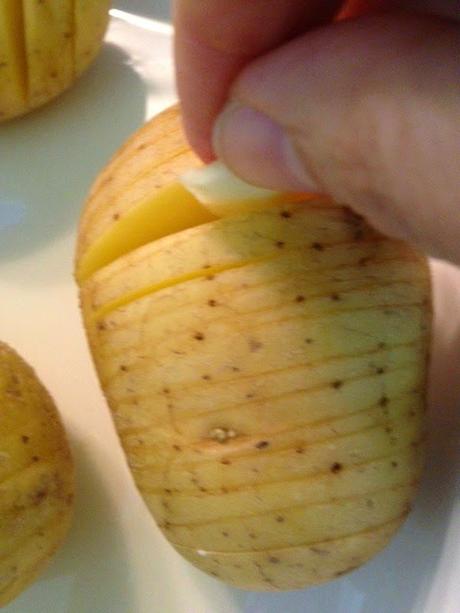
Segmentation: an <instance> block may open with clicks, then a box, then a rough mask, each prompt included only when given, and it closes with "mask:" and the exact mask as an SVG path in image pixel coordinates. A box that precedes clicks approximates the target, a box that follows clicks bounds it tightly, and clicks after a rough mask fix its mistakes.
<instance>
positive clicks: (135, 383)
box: [76, 109, 430, 590]
mask: <svg viewBox="0 0 460 613" xmlns="http://www.w3.org/2000/svg"><path fill="white" fill-rule="evenodd" d="M198 165H199V162H198V161H197V159H196V158H195V157H194V156H193V155H192V154H191V152H190V151H189V150H188V148H187V146H186V144H185V141H184V137H183V135H182V132H181V130H180V122H179V117H178V113H177V110H175V109H172V110H169V111H167V112H165V113H164V114H162V115H160V116H159V117H158V118H156V119H155V120H154V121H153V122H151V123H149V124H147V125H146V126H145V127H144V128H143V129H142V130H140V132H139V133H138V134H136V135H135V136H134V137H133V138H132V139H131V140H130V141H129V142H128V143H127V145H126V146H125V147H124V148H123V149H122V150H121V151H120V152H119V153H118V154H117V155H116V156H115V158H114V159H113V160H112V161H111V163H110V165H109V166H108V167H107V169H106V170H105V171H103V173H102V174H101V176H100V178H99V179H98V180H97V181H96V183H95V185H94V187H93V189H92V191H91V194H90V197H89V199H88V202H87V206H86V209H85V211H84V213H83V217H82V222H81V226H80V235H79V241H78V251H77V263H76V276H77V279H78V281H79V284H80V292H81V305H82V312H83V318H84V323H85V327H86V330H87V334H88V338H89V342H90V346H91V350H92V354H93V357H94V361H95V364H96V368H97V371H98V374H99V378H100V381H101V384H102V387H103V390H104V392H105V394H106V397H107V399H108V402H109V405H110V407H111V410H112V413H113V417H114V421H115V424H116V427H117V430H118V433H119V436H120V439H121V442H122V445H123V447H124V450H125V452H126V455H127V458H128V462H129V466H130V468H131V471H132V473H133V476H134V478H135V481H136V484H137V486H138V488H139V490H140V492H141V494H142V495H143V497H144V499H145V501H146V503H147V505H148V506H149V508H150V510H151V512H152V514H153V516H154V517H155V519H156V521H157V522H158V525H159V526H160V527H161V529H162V530H163V532H164V534H165V535H166V537H167V538H168V540H170V542H171V543H172V545H173V546H174V547H175V548H176V549H177V551H179V552H180V553H181V554H182V555H183V556H184V557H185V558H187V559H189V560H190V561H191V562H193V563H194V564H196V565H197V566H198V567H200V568H201V569H202V570H204V571H206V572H208V573H210V574H211V575H214V576H216V577H219V578H221V579H223V580H224V581H226V582H228V583H231V584H234V585H236V586H238V587H242V588H249V589H259V590H282V589H296V588H301V587H304V586H307V585H314V584H317V583H321V582H323V581H327V580H330V579H333V578H334V577H337V576H339V575H341V574H343V573H345V572H347V571H349V570H351V569H353V568H356V567H357V566H359V565H361V564H362V563H364V562H365V561H366V560H368V559H369V558H370V557H372V556H373V555H374V554H376V553H377V552H378V551H380V550H381V549H382V548H383V547H384V546H385V545H386V544H387V543H388V540H389V539H390V537H391V536H392V535H393V534H394V533H395V531H396V530H397V528H398V527H399V526H400V525H401V523H402V521H403V520H404V518H405V517H406V515H407V513H408V511H409V509H410V505H411V501H412V499H413V496H414V491H415V489H416V485H417V482H418V480H419V476H420V469H421V461H422V441H423V438H424V425H423V413H424V406H425V385H426V362H427V346H428V340H429V327H430V283H429V275H428V271H427V266H426V262H425V260H424V258H423V257H421V256H420V255H418V254H417V253H416V252H414V251H413V250H412V249H411V248H410V247H408V246H407V245H405V244H403V243H401V242H399V241H394V240H390V239H387V238H385V237H383V236H381V235H379V234H377V233H376V232H375V231H373V230H372V229H371V228H370V227H369V226H368V225H367V224H366V223H365V222H364V220H363V219H361V218H360V217H358V216H356V215H354V214H353V213H351V212H350V211H349V210H348V209H346V208H344V207H342V206H339V205H337V204H334V203H333V202H330V201H328V200H326V199H324V198H316V199H310V200H306V201H304V202H290V203H289V202H287V201H286V202H285V203H284V204H283V203H281V204H280V203H273V202H272V203H270V204H267V207H266V209H265V210H262V211H260V210H259V211H251V212H247V213H238V214H235V215H230V216H227V217H225V218H222V219H217V218H216V217H215V216H213V215H212V214H210V213H208V212H207V211H206V209H205V208H204V207H203V206H202V205H200V203H198V202H196V201H193V198H191V196H190V195H189V194H186V192H185V190H184V188H183V187H181V186H180V185H179V184H178V183H176V180H177V176H178V174H180V173H182V172H183V171H184V170H185V169H186V168H189V167H193V166H198ZM160 209H161V211H160ZM191 211H194V213H193V214H192V213H191ZM193 216H195V221H194V222H193V220H191V217H193ZM136 228H137V229H138V231H136Z"/></svg>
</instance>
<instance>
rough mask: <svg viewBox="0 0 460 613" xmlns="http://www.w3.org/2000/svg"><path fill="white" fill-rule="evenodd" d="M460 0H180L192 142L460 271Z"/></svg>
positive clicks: (181, 60) (181, 71)
mask: <svg viewBox="0 0 460 613" xmlns="http://www.w3.org/2000/svg"><path fill="white" fill-rule="evenodd" d="M459 22H460V6H459V4H458V2H457V1H452V0H450V1H444V2H442V1H441V0H425V2H423V1H422V0H420V1H418V2H415V1H404V0H400V1H385V0H373V1H367V2H366V1H365V0H355V1H353V2H348V3H347V4H346V5H345V6H344V5H343V3H342V2H339V1H336V0H251V2H248V1H247V0H226V1H225V2H222V0H176V2H175V5H174V23H175V28H176V37H175V53H176V68H177V82H178V90H179V96H180V100H181V105H182V110H183V116H184V124H185V129H186V132H187V135H188V138H189V140H190V143H191V145H192V147H193V148H194V149H195V150H196V151H197V153H198V154H199V155H200V156H201V157H202V158H203V159H204V160H205V161H210V160H211V159H213V157H215V156H217V157H219V158H220V159H222V160H223V161H225V162H226V163H227V165H228V166H229V167H230V168H232V169H233V170H234V171H235V172H236V174H239V175H240V176H241V177H242V178H244V179H246V180H248V181H250V182H252V183H255V184H258V185H262V186H264V187H269V188H273V189H287V190H298V191H313V192H320V193H326V194H328V195H330V196H332V197H333V198H334V199H335V200H337V201H338V202H341V203H343V204H352V206H353V208H354V209H355V210H356V212H358V213H360V214H362V215H364V216H365V217H366V218H367V219H368V220H369V221H370V223H372V224H373V225H374V226H375V227H376V228H377V229H379V230H380V231H382V232H384V233H386V234H388V235H390V236H394V237H396V238H402V239H405V240H409V241H411V242H412V243H413V244H415V245H416V246H417V247H418V248H420V249H421V250H423V251H424V252H426V253H428V254H429V255H432V256H435V257H439V258H443V259H446V260H449V261H451V262H454V263H457V264H460V214H459V208H460V207H459V205H460V203H459V194H460V23H459Z"/></svg>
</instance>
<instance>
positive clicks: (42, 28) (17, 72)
mask: <svg viewBox="0 0 460 613" xmlns="http://www.w3.org/2000/svg"><path fill="white" fill-rule="evenodd" d="M110 4H111V2H110V0H41V1H37V0H2V1H1V2H0V122H1V121H5V120H7V119H11V118H13V117H16V116H18V115H23V114H24V113H27V112H29V111H31V110H33V109H35V108H37V107H39V106H42V105H43V104H45V103H47V102H48V101H49V100H52V99H53V98H55V97H56V96H57V95H59V94H60V93H62V92H63V91H65V90H66V89H68V88H69V87H70V86H71V85H72V84H73V83H74V81H75V80H76V79H77V77H78V76H79V75H80V74H81V73H82V72H83V71H84V70H85V69H86V68H87V67H88V66H89V65H90V63H91V62H92V61H93V59H94V58H95V56H96V54H97V52H98V51H99V49H100V46H101V43H102V40H103V38H104V34H105V30H106V28H107V23H108V18H109V13H108V11H109V7H110Z"/></svg>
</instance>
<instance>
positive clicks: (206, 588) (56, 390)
mask: <svg viewBox="0 0 460 613" xmlns="http://www.w3.org/2000/svg"><path fill="white" fill-rule="evenodd" d="M115 4H116V5H117V6H118V8H124V9H126V7H129V6H132V7H135V9H136V10H138V11H139V12H142V10H143V8H144V9H145V12H144V18H143V19H137V18H136V17H137V16H136V15H134V14H131V15H130V14H126V13H122V12H114V15H113V18H112V23H111V27H110V30H109V33H108V37H107V43H106V45H105V47H104V50H103V52H102V54H101V56H100V58H99V60H98V61H97V62H96V64H95V66H94V67H93V68H92V69H91V70H90V71H89V72H88V74H86V75H85V76H84V77H83V78H82V79H81V80H80V82H79V83H78V84H77V85H76V86H75V87H74V88H73V89H72V90H71V91H70V92H68V93H67V94H65V95H64V96H62V97H61V98H60V99H59V100H57V101H56V102H54V103H53V104H51V105H49V106H48V107H46V108H44V109H42V110H41V111H38V112H36V113H34V114H32V115H30V116H28V117H25V118H23V119H21V120H18V121H14V122H11V123H9V124H7V125H3V126H1V127H0V338H2V339H3V340H5V341H7V342H8V343H10V344H11V345H13V346H14V347H15V348H16V349H17V350H18V351H20V352H21V353H22V355H23V356H24V357H25V358H26V359H28V360H29V361H30V363H31V364H33V365H34V367H35V368H36V370H37V372H38V373H39V375H40V376H41V378H42V379H43V381H44V382H45V383H46V385H47V387H48V388H49V390H50V391H51V393H52V394H53V396H54V398H55V400H56V402H57V404H58V406H59V407H60V410H61V412H62V415H63V417H64V419H65V423H66V426H67V428H68V432H69V435H70V437H71V441H72V444H73V448H74V452H75V458H76V461H77V465H78V499H77V510H76V516H75V522H74V526H73V528H72V531H71V534H70V537H69V539H68V540H67V542H66V544H65V546H64V547H63V548H62V550H61V551H60V552H59V554H58V555H57V556H56V558H55V560H54V561H53V563H52V565H51V566H50V567H49V570H48V571H47V572H46V573H45V575H44V576H42V577H41V578H40V580H39V581H38V582H37V583H36V584H35V585H33V586H32V587H31V588H29V589H28V590H27V592H26V593H25V594H24V595H22V596H21V597H20V598H18V599H17V600H16V601H15V602H14V603H13V604H11V605H10V606H9V607H8V608H7V609H6V610H7V611H8V613H29V612H31V613H49V612H50V611H52V612H53V613H64V612H65V613H152V612H155V613H157V612H158V613H243V612H244V613H280V612H286V613H304V612H309V613H459V611H460V587H459V585H460V505H459V499H460V498H459V494H460V487H459V485H460V484H459V478H458V468H459V465H460V453H459V448H460V427H459V423H460V402H459V396H460V393H459V389H458V388H459V387H460V275H459V273H458V271H456V270H454V269H450V268H449V267H446V266H443V265H439V264H437V265H436V266H435V268H436V295H437V307H438V309H439V312H442V313H441V315H442V317H441V318H440V320H441V319H442V324H443V325H442V326H441V327H442V330H441V333H440V335H439V342H438V346H437V347H436V348H435V364H434V370H435V371H436V374H435V383H436V386H435V389H434V396H435V398H436V402H435V403H434V405H433V406H434V411H433V413H434V416H433V418H432V422H431V423H432V425H431V441H430V454H429V458H428V466H427V470H426V475H425V479H424V483H423V487H422V490H421V493H420V496H419V497H418V500H417V503H416V505H415V509H414V512H413V513H412V515H411V517H410V519H409V520H408V521H407V523H406V525H405V526H404V528H403V529H402V531H401V532H400V533H399V535H398V536H397V537H396V538H395V540H394V541H393V543H392V544H391V545H390V546H389V547H388V548H387V549H386V550H385V551H384V552H383V553H382V554H381V555H380V556H378V557H377V558H376V559H375V560H374V561H372V562H370V563H369V564H368V565H367V566H366V567H365V568H363V569H361V570H358V571H355V572H354V573H352V574H351V575H349V576H346V577H344V578H342V579H340V580H337V581H335V582H333V583H331V584H330V585H327V586H323V587H319V588H314V589H310V590H305V591H300V592H291V593H285V594H271V595H270V594H256V593H248V592H242V591H238V590H235V589H231V588H228V587H226V586H224V585H222V584H220V583H219V582H217V581H216V580H214V579H212V578H209V577H207V576H205V575H204V574H202V573H201V572H200V571H197V570H195V569H194V568H192V567H191V566H190V565H189V564H188V563H186V562H184V561H183V560H182V559H181V558H180V557H179V556H178V555H177V554H176V553H175V552H174V551H173V550H172V548H171V547H170V546H169V545H168V544H167V543H166V541H165V540H164V539H163V537H162V535H161V534H160V532H159V530H158V529H157V528H156V526H155V525H154V523H153V521H152V520H151V519H150V516H149V515H148V513H147V511H146V509H145V507H144V505H143V503H142V501H141V499H140V496H139V495H138V494H137V492H136V490H135V488H134V486H133V483H132V481H131V479H130V477H129V474H128V470H127V468H126V465H125V462H124V458H123V456H122V453H121V451H120V448H119V445H118V441H117V438H116V436H115V433H114V430H113V427H112V423H111V420H110V417H109V413H108V410H107V408H106V404H105V402H104V400H103V398H102V396H101V393H100V391H99V387H98V384H97V382H96V377H95V374H94V371H93V367H92V363H91V360H90V358H89V354H88V349H87V346H86V342H85V338H84V335H83V331H82V326H81V321H80V316H79V313H78V307H77V292H76V288H75V285H74V283H73V280H72V259H73V250H74V242H75V228H76V223H77V219H78V216H79V210H80V206H81V202H82V200H83V199H84V196H85V194H86V192H87V190H88V187H89V185H90V183H91V181H92V179H93V177H94V175H95V174H96V173H97V171H98V170H99V169H100V168H101V167H102V166H103V165H104V163H105V162H106V161H107V159H108V158H109V156H110V155H111V154H112V153H113V152H114V150H115V148H116V147H118V146H119V145H120V144H121V143H122V142H123V140H124V139H125V138H126V137H127V136H128V135H129V134H130V133H131V132H132V131H133V130H134V129H136V128H137V127H138V126H139V125H140V124H141V123H142V122H143V120H144V119H145V118H146V117H150V116H152V115H153V114H155V113H156V112H157V111H159V110H160V109H162V108H164V107H165V106H167V105H168V104H169V103H170V102H172V101H173V100H174V99H175V94H174V88H173V78H172V61H171V50H170V28H169V26H165V25H164V24H162V23H159V22H156V21H154V20H153V19H146V18H145V16H146V15H149V16H150V17H152V16H155V11H158V12H157V13H156V15H159V16H160V17H163V18H165V16H166V15H167V6H168V3H167V1H166V0H165V1H164V2H163V3H162V4H160V5H155V3H153V2H152V1H151V0H145V1H141V0H138V1H137V2H134V1H130V2H127V1H125V2H121V3H118V4H117V3H115ZM132 10H133V9H132ZM148 10H149V11H150V14H149V13H148ZM441 347H443V349H442V350H441ZM448 375H450V379H448V378H447V377H448ZM454 378H455V380H456V381H457V389H454V388H453V387H452V385H449V384H448V383H446V382H447V381H453V380H454ZM0 419H1V413H0Z"/></svg>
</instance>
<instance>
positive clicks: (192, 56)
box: [174, 0, 342, 161]
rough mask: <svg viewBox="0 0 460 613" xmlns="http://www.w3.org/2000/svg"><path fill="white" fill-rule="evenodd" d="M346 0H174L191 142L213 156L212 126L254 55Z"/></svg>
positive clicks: (181, 83)
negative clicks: (229, 91) (230, 90)
mask: <svg viewBox="0 0 460 613" xmlns="http://www.w3.org/2000/svg"><path fill="white" fill-rule="evenodd" d="M341 4H342V2H341V0H250V1H248V0H225V2H223V1H222V0H175V2H174V25H175V56H176V77H177V87H178V91H179V97H180V100H181V105H182V113H183V118H184V126H185V130H186V133H187V136H188V139H189V141H190V144H191V146H192V147H193V148H194V149H195V151H196V152H197V153H198V154H199V155H200V156H201V157H202V158H203V159H204V160H205V161H209V160H211V159H212V157H213V153H212V148H211V132H212V124H213V122H214V119H215V118H216V116H217V115H218V113H219V111H220V110H221V108H222V107H223V105H224V103H225V101H226V98H227V94H228V90H229V88H230V85H231V83H232V81H233V79H234V78H235V76H236V75H237V74H238V72H239V71H240V70H241V69H242V67H243V66H244V65H245V64H247V63H248V62H249V61H250V60H251V59H253V58H254V57H257V56H258V55H261V54H263V53H265V52H267V51H269V50H270V49H273V48H274V47H277V46H278V45H280V44H281V43H283V42H284V41H286V40H289V39H291V38H293V37H294V36H296V35H297V34H298V33H300V32H303V31H305V30H306V29H308V28H310V27H313V26H315V25H318V24H319V23H322V22H324V21H327V20H329V19H331V17H332V16H333V15H334V14H335V13H336V11H337V10H338V9H339V8H340V6H341Z"/></svg>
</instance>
